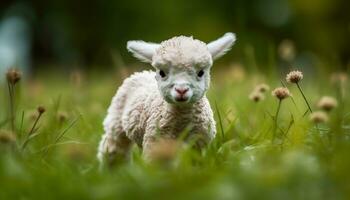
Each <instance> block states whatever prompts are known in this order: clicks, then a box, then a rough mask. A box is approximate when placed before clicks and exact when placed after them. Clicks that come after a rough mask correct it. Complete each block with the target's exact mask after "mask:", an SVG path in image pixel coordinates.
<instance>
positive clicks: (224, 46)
mask: <svg viewBox="0 0 350 200" xmlns="http://www.w3.org/2000/svg"><path fill="white" fill-rule="evenodd" d="M235 41H236V35H235V34H234V33H226V34H225V35H224V36H222V37H221V38H219V39H217V40H214V41H212V42H210V43H209V44H207V47H208V49H209V52H210V54H211V56H212V58H213V60H215V59H217V58H219V57H221V56H223V55H224V54H225V53H226V52H227V51H229V50H230V49H231V47H232V45H233V44H234V42H235Z"/></svg>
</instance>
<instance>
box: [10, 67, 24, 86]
mask: <svg viewBox="0 0 350 200" xmlns="http://www.w3.org/2000/svg"><path fill="white" fill-rule="evenodd" d="M21 76H22V74H21V72H20V71H18V70H17V69H13V68H11V69H9V70H8V71H7V73H6V79H7V81H8V82H9V83H11V84H12V85H15V84H16V83H17V82H18V81H19V80H21Z"/></svg>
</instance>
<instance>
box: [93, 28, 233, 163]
mask: <svg viewBox="0 0 350 200" xmlns="http://www.w3.org/2000/svg"><path fill="white" fill-rule="evenodd" d="M235 40H236V37H235V34H233V33H226V34H225V35H224V36H222V37H221V38H219V39H217V40H215V41H213V42H210V43H209V44H205V43H204V42H202V41H200V40H197V39H193V38H192V37H185V36H179V37H173V38H171V39H169V40H166V41H163V42H161V43H160V44H155V43H148V42H144V41H129V42H128V43H127V49H128V51H130V52H131V53H132V54H133V55H134V56H135V57H136V58H138V59H139V60H141V61H143V62H146V63H150V64H151V65H152V66H153V67H154V68H155V71H143V72H136V73H134V74H133V75H131V76H130V77H129V78H127V79H125V80H124V82H123V84H122V85H121V86H120V88H119V89H118V91H117V93H116V95H115V96H114V97H113V99H112V103H111V105H110V107H109V109H108V114H107V116H106V118H105V120H104V122H103V126H104V131H105V134H104V135H103V136H102V140H101V141H100V144H99V147H98V155H97V157H98V159H99V160H100V161H101V162H102V163H103V162H104V161H107V162H108V163H113V162H115V161H116V160H117V159H124V158H127V157H128V152H129V150H130V147H131V145H132V144H133V143H136V144H137V145H138V146H139V147H140V148H142V153H143V157H144V158H145V159H146V160H147V159H150V158H151V153H152V147H154V146H155V145H156V142H157V140H159V139H176V138H178V137H179V135H180V134H181V133H182V132H183V131H184V130H185V129H186V130H190V131H189V132H188V135H187V137H186V140H187V141H188V140H191V139H193V138H196V145H195V146H196V147H198V148H202V147H204V146H205V145H206V144H208V143H209V142H210V141H211V140H212V139H213V138H214V137H215V134H216V126H215V120H214V118H213V111H212V109H211V107H210V104H209V101H208V99H207V97H206V96H205V93H206V91H207V89H208V87H209V82H210V68H211V66H212V64H213V60H215V59H217V58H219V57H221V56H222V55H224V54H225V53H226V52H227V51H228V50H230V48H231V46H232V45H233V43H234V42H235ZM105 159H107V160H105Z"/></svg>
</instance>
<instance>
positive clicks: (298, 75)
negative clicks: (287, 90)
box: [286, 70, 303, 83]
mask: <svg viewBox="0 0 350 200" xmlns="http://www.w3.org/2000/svg"><path fill="white" fill-rule="evenodd" d="M302 79H303V73H302V72H301V71H298V70H296V71H291V72H289V73H288V74H287V77H286V81H287V82H288V83H299V81H301V80H302Z"/></svg>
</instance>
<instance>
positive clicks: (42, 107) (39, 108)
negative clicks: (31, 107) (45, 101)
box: [37, 106, 46, 114]
mask: <svg viewBox="0 0 350 200" xmlns="http://www.w3.org/2000/svg"><path fill="white" fill-rule="evenodd" d="M37 110H38V113H39V114H43V113H44V112H45V111H46V109H45V107H44V106H39V107H38V108H37Z"/></svg>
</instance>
